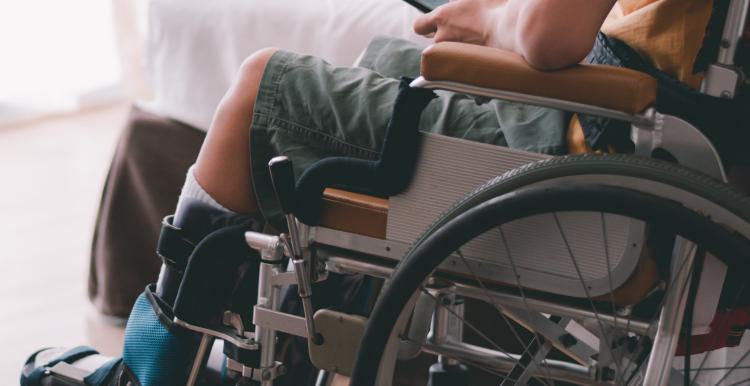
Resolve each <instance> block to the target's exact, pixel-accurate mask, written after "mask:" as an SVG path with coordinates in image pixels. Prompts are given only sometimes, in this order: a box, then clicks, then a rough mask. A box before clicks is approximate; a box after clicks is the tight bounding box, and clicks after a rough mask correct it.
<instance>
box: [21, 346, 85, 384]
mask: <svg viewBox="0 0 750 386" xmlns="http://www.w3.org/2000/svg"><path fill="white" fill-rule="evenodd" d="M38 353H39V352H37V353H35V354H34V358H35V357H36V355H37V354H38ZM94 354H99V352H98V351H96V350H94V349H93V348H91V347H87V346H78V347H75V348H72V349H70V350H68V351H67V352H65V353H64V354H62V355H60V356H59V357H57V358H55V359H54V360H52V361H50V362H48V363H46V364H44V365H42V366H39V367H37V368H36V369H34V371H32V372H31V374H29V375H28V377H21V386H39V385H40V381H41V379H42V376H44V373H45V371H47V369H49V368H50V367H52V366H54V365H56V364H58V363H60V362H65V363H68V364H73V362H75V361H77V360H79V359H81V358H85V357H87V356H89V355H94Z"/></svg>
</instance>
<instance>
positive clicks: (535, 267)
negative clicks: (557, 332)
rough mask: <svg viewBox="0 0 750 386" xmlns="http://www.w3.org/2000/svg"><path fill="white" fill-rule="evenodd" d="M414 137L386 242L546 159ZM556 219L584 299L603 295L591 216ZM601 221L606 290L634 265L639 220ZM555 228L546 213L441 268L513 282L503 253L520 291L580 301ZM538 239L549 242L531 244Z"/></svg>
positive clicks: (596, 226) (407, 235)
mask: <svg viewBox="0 0 750 386" xmlns="http://www.w3.org/2000/svg"><path fill="white" fill-rule="evenodd" d="M422 136H423V140H422V152H421V154H420V158H419V160H418V164H417V167H418V168H419V170H420V172H419V173H418V174H417V175H416V176H415V177H414V180H413V181H412V183H411V185H410V186H409V189H408V190H407V191H406V192H404V193H403V194H400V195H397V196H394V197H392V198H391V199H390V201H389V206H390V208H389V214H388V227H387V237H386V238H387V240H388V241H392V242H397V243H400V244H407V245H409V244H411V243H413V242H414V241H415V240H416V239H417V238H418V237H419V236H420V234H421V233H422V232H423V231H424V230H425V229H427V228H428V227H429V226H430V225H431V224H432V222H433V221H435V219H436V218H438V217H439V216H440V215H441V214H442V213H443V212H444V211H445V210H447V209H448V208H450V207H451V206H452V205H453V204H454V203H455V202H456V201H458V200H460V199H461V198H462V197H463V196H464V195H465V194H467V193H468V192H470V191H472V190H474V189H475V188H477V187H479V186H481V185H483V184H484V183H485V182H486V181H488V180H490V179H491V178H493V177H495V176H498V175H501V174H503V173H505V172H507V171H509V170H513V169H515V168H518V167H520V166H523V165H525V164H528V163H531V162H534V161H538V160H542V159H546V158H549V156H548V155H544V154H538V153H530V152H525V151H519V150H513V149H508V148H502V147H498V146H493V145H487V144H482V143H477V142H472V141H466V140H462V139H456V138H450V137H446V136H440V135H436V134H429V133H423V134H422ZM466 154H471V157H470V158H469V157H466ZM559 219H560V222H561V223H562V225H563V229H564V232H565V236H566V237H567V238H568V242H569V243H570V245H571V248H572V249H573V252H574V253H575V256H576V258H577V260H578V262H579V263H578V265H579V267H580V268H581V269H582V274H583V276H584V279H585V280H586V282H587V284H588V285H590V286H591V289H589V293H590V294H591V295H592V296H598V295H603V294H606V293H609V292H610V281H609V278H608V266H607V264H608V262H607V261H606V259H603V258H602V256H603V254H602V251H603V249H604V244H603V241H602V237H601V229H602V228H601V226H602V224H601V219H600V217H599V215H598V214H587V213H561V214H560V215H559ZM605 221H606V222H607V230H608V243H607V247H608V249H609V256H610V261H609V264H610V265H611V267H612V268H613V269H612V270H613V273H612V284H613V288H617V287H619V286H620V285H622V284H623V283H624V282H625V281H626V280H627V279H628V278H629V277H630V276H631V275H632V274H633V272H634V271H635V269H636V268H637V266H638V261H639V257H640V254H641V249H642V246H643V243H642V239H643V234H644V226H643V224H642V223H641V222H638V221H634V220H630V219H626V218H624V217H621V216H616V215H606V216H605ZM556 227H557V225H556V223H555V221H554V220H553V219H552V217H551V216H549V215H546V216H536V217H534V218H529V219H527V220H523V221H517V222H515V223H513V224H509V225H507V226H504V227H503V233H502V234H501V233H500V232H499V231H498V232H496V233H492V234H485V235H483V236H482V237H479V238H477V239H475V240H473V241H471V242H470V243H468V244H467V245H465V246H464V247H463V248H462V250H461V252H462V253H463V255H464V256H465V257H466V259H467V260H468V261H469V265H471V266H472V267H471V269H468V268H467V267H466V266H465V264H464V263H463V261H462V260H461V259H460V258H459V257H458V256H455V257H453V258H451V259H449V260H448V262H447V263H446V265H445V266H444V267H443V268H444V269H446V270H449V271H458V272H461V273H471V271H474V272H483V274H484V275H486V278H492V279H493V280H495V281H499V282H505V283H516V279H515V276H514V275H513V270H512V269H511V262H510V258H509V256H508V253H507V252H508V251H510V253H511V255H512V257H514V261H515V263H516V264H517V265H518V268H519V273H520V274H521V276H522V278H521V283H522V285H523V286H525V287H528V288H534V289H538V290H543V291H553V292H556V293H562V294H565V295H570V296H585V290H584V289H583V288H582V287H581V282H580V279H579V278H578V274H577V272H576V269H575V265H574V264H573V262H572V260H571V258H570V257H569V256H567V255H566V254H565V251H566V250H567V249H566V246H565V240H564V239H563V237H562V233H561V232H560V231H558V230H557V229H556ZM540 232H544V233H540ZM540 234H544V235H550V236H551V237H546V238H545V239H544V240H539V239H538V236H539V235H540ZM503 236H505V240H506V241H507V244H508V245H507V248H505V247H506V245H505V243H504V241H503ZM545 272H547V273H545ZM552 272H554V274H551V273H552Z"/></svg>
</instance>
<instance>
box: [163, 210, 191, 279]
mask: <svg viewBox="0 0 750 386" xmlns="http://www.w3.org/2000/svg"><path fill="white" fill-rule="evenodd" d="M173 222H174V215H169V216H166V217H164V220H162V222H161V233H160V234H159V243H158V244H157V246H156V253H157V254H158V255H159V257H161V258H162V260H163V261H164V263H168V264H170V265H172V266H175V265H176V266H179V267H184V266H185V265H186V264H187V261H188V258H189V257H190V254H191V253H193V249H195V244H193V242H191V241H190V240H188V238H187V237H186V236H185V235H184V234H183V232H182V229H180V228H177V227H176V226H174V225H172V223H173Z"/></svg>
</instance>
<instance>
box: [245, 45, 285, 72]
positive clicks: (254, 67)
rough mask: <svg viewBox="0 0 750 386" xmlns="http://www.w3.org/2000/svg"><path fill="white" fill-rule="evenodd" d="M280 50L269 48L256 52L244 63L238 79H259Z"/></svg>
mask: <svg viewBox="0 0 750 386" xmlns="http://www.w3.org/2000/svg"><path fill="white" fill-rule="evenodd" d="M278 50H279V49H278V48H274V47H268V48H263V49H260V50H258V51H255V52H254V53H253V54H251V55H250V56H248V57H247V58H245V60H244V61H243V62H242V64H241V65H240V69H239V72H238V74H237V78H238V79H242V78H248V77H257V76H258V75H260V74H263V71H264V70H265V69H266V64H268V61H269V60H271V56H273V54H274V53H275V52H276V51H278Z"/></svg>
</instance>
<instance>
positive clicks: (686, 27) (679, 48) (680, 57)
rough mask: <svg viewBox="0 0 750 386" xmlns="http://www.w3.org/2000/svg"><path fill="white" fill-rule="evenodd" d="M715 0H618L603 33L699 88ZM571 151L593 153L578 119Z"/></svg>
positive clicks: (571, 136)
mask: <svg viewBox="0 0 750 386" xmlns="http://www.w3.org/2000/svg"><path fill="white" fill-rule="evenodd" d="M712 9H713V0H619V1H618V2H617V5H615V7H614V9H613V10H612V13H611V14H610V15H609V17H608V18H607V20H606V21H605V22H604V25H603V26H602V32H604V33H605V34H607V35H608V36H611V37H613V38H616V39H618V40H621V41H623V42H625V43H627V44H628V45H629V46H630V47H632V48H633V49H634V50H636V51H637V52H638V53H639V54H640V55H641V57H643V58H644V59H646V60H649V61H650V62H651V63H652V64H653V65H654V66H655V67H656V68H658V69H659V70H661V71H664V72H666V73H667V74H670V75H672V76H674V77H675V78H677V79H679V80H680V81H681V82H683V83H686V84H688V85H690V86H691V87H693V88H697V87H698V86H699V85H700V82H701V80H702V79H703V74H693V65H694V64H695V58H696V57H697V55H698V51H700V49H701V47H702V45H703V38H704V36H705V33H706V28H707V27H708V22H709V19H710V18H711V12H712ZM568 150H569V151H570V152H571V153H583V152H590V151H591V149H590V148H589V146H588V145H587V143H586V141H585V139H584V136H583V129H582V128H581V124H580V122H578V118H577V117H574V118H573V119H572V120H571V122H570V127H569V129H568Z"/></svg>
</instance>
